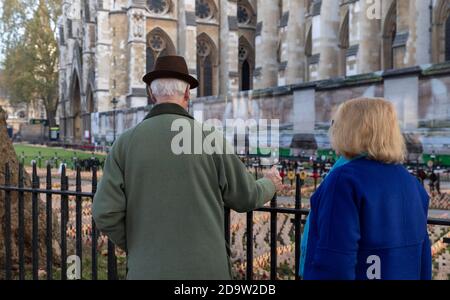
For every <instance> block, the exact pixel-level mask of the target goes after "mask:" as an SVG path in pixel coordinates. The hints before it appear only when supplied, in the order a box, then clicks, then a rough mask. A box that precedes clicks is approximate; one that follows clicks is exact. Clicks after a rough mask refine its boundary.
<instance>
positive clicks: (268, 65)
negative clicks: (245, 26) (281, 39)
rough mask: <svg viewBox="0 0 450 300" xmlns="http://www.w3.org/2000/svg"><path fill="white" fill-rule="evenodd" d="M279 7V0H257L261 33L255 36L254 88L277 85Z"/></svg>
mask: <svg viewBox="0 0 450 300" xmlns="http://www.w3.org/2000/svg"><path fill="white" fill-rule="evenodd" d="M280 14H281V8H280V3H279V0H270V1H267V0H258V26H262V29H261V34H260V36H258V37H257V38H256V47H255V49H256V51H255V52H256V73H257V74H256V75H255V89H263V88H269V87H274V86H277V85H278V67H279V66H278V59H277V54H278V26H279V22H280Z"/></svg>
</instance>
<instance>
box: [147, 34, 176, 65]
mask: <svg viewBox="0 0 450 300" xmlns="http://www.w3.org/2000/svg"><path fill="white" fill-rule="evenodd" d="M175 53H176V51H175V47H174V45H173V43H172V41H171V40H170V38H169V37H168V36H167V34H166V33H165V32H164V31H162V30H161V29H160V28H156V29H154V30H152V31H151V32H150V33H149V34H148V35H147V49H146V58H147V61H146V71H147V72H151V71H152V70H153V67H154V64H155V61H156V59H157V58H158V57H160V56H165V55H174V54H175Z"/></svg>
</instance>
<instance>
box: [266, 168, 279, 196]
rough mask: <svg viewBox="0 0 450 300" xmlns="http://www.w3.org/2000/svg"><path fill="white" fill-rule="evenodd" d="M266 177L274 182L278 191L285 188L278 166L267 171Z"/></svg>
mask: <svg viewBox="0 0 450 300" xmlns="http://www.w3.org/2000/svg"><path fill="white" fill-rule="evenodd" d="M264 177H265V178H267V179H269V180H270V181H272V182H273V184H274V185H275V189H276V191H277V192H279V191H281V190H282V188H283V183H282V178H281V176H280V172H278V169H277V167H275V166H273V167H272V169H270V170H269V171H266V173H265V174H264Z"/></svg>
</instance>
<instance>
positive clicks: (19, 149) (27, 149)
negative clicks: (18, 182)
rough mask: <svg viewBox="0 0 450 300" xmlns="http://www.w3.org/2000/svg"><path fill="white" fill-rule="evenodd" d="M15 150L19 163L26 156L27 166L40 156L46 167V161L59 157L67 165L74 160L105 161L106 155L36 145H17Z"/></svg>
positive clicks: (59, 160)
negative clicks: (92, 159) (91, 159)
mask: <svg viewBox="0 0 450 300" xmlns="http://www.w3.org/2000/svg"><path fill="white" fill-rule="evenodd" d="M14 149H15V150H16V154H17V156H18V157H19V161H22V156H24V163H25V165H27V166H29V165H31V161H32V160H36V161H37V162H38V160H39V154H40V156H41V164H42V166H45V161H46V160H50V159H54V158H55V157H58V162H61V161H65V162H66V163H67V164H70V163H72V161H73V158H74V157H77V158H78V159H89V158H91V157H96V158H98V159H99V160H100V161H102V160H104V159H105V155H104V154H92V152H86V151H80V150H68V149H64V148H49V147H42V146H34V145H25V144H15V145H14Z"/></svg>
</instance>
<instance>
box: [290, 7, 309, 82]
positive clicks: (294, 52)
mask: <svg viewBox="0 0 450 300" xmlns="http://www.w3.org/2000/svg"><path fill="white" fill-rule="evenodd" d="M288 7H289V22H288V28H287V48H288V64H287V68H286V83H287V84H295V83H301V82H304V81H305V70H306V69H305V68H306V56H305V0H290V1H289V6H288Z"/></svg>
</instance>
